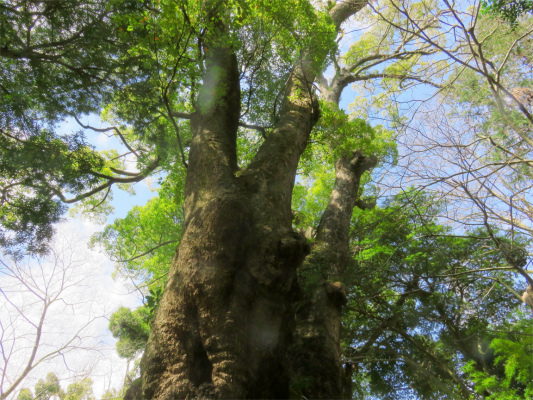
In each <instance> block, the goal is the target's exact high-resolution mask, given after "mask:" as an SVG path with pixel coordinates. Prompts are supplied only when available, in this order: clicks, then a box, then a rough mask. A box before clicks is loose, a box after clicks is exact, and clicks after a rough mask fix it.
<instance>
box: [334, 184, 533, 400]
mask: <svg viewBox="0 0 533 400" xmlns="http://www.w3.org/2000/svg"><path fill="white" fill-rule="evenodd" d="M439 209H440V205H439V204H438V203H437V202H435V201H434V200H433V199H432V198H431V197H428V196H427V195H423V194H418V195H417V194H416V193H415V192H412V191H411V192H407V193H406V194H404V195H398V196H396V197H395V198H394V199H392V200H391V201H389V202H388V203H385V204H384V205H383V206H381V207H379V208H378V207H376V209H374V210H371V211H370V212H368V211H367V212H364V213H363V212H356V213H355V214H354V225H353V232H352V237H353V244H352V246H353V248H354V251H355V252H356V253H355V254H356V264H355V266H354V269H353V270H352V277H353V278H352V279H353V286H352V290H351V295H350V297H349V304H348V307H347V311H346V314H345V317H344V327H345V331H344V348H345V362H347V363H351V364H352V365H354V366H355V370H356V371H357V372H356V377H357V378H356V380H355V384H356V385H357V386H356V387H355V389H354V390H355V392H359V393H364V392H365V391H366V390H370V391H371V392H372V393H373V394H374V395H375V396H378V397H379V398H384V399H385V398H386V399H401V398H408V397H409V396H414V395H416V396H417V397H418V398H434V397H433V396H435V394H437V393H438V395H439V396H450V397H452V398H467V397H468V396H469V394H470V393H472V390H473V389H472V387H471V383H470V380H469V378H468V377H467V376H464V375H463V373H462V372H461V370H460V366H461V365H465V364H468V365H470V366H471V368H473V369H476V370H479V371H483V373H484V374H487V375H490V376H500V374H501V371H500V370H499V369H498V366H499V364H498V359H496V360H495V358H494V356H493V355H492V353H491V352H490V351H487V347H488V345H489V343H491V341H492V340H493V338H494V337H495V335H494V333H492V330H494V329H496V328H497V329H500V330H504V331H507V329H506V328H505V324H504V323H503V321H505V320H506V318H508V315H510V313H511V312H513V311H514V310H516V307H517V305H518V304H519V303H518V302H517V299H516V298H513V297H512V296H511V294H510V293H509V291H508V290H507V286H511V287H512V286H513V285H514V283H513V281H512V278H511V276H509V274H508V271H505V268H504V266H505V265H506V261H505V258H504V257H503V255H502V254H501V253H500V252H499V251H498V249H497V248H496V249H495V248H491V246H490V242H488V241H487V237H486V236H485V237H484V235H483V234H482V232H472V233H471V234H470V235H469V236H462V237H459V236H451V235H450V232H449V228H446V227H444V226H441V225H438V223H437V220H436V216H437V215H438V212H439ZM507 270H509V268H507ZM502 284H503V285H502ZM505 285H507V286H505ZM504 337H508V336H505V335H504ZM494 343H496V342H494ZM523 373H524V374H526V375H527V371H523ZM398 386H400V387H409V388H410V390H408V391H406V392H396V391H395V390H394V388H395V387H398ZM474 388H476V386H474ZM476 390H477V389H476ZM404 396H405V397H404Z"/></svg>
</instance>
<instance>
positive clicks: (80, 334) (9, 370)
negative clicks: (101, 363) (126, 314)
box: [0, 241, 99, 399]
mask: <svg viewBox="0 0 533 400" xmlns="http://www.w3.org/2000/svg"><path fill="white" fill-rule="evenodd" d="M89 262H90V259H89V258H88V257H87V254H86V253H84V252H83V251H80V244H79V243H78V244H69V243H68V242H67V241H65V242H64V243H56V244H55V245H54V246H53V247H51V248H50V253H49V256H47V257H46V258H38V259H32V258H25V259H22V260H19V259H13V258H11V259H10V258H8V257H4V258H3V259H2V260H0V287H1V295H2V297H3V301H2V304H3V306H2V310H1V314H0V315H1V316H2V318H1V322H0V344H1V346H0V351H1V360H2V361H1V363H0V373H1V375H0V383H1V386H0V396H1V398H2V399H5V398H8V397H9V396H12V395H14V394H15V392H16V390H18V388H19V387H20V386H21V385H22V384H23V383H24V382H25V381H26V379H27V378H28V376H29V374H30V373H31V372H32V371H33V370H35V369H36V368H40V367H42V366H44V365H46V364H47V363H50V362H52V361H53V360H55V359H57V358H61V359H63V360H64V362H65V363H67V366H68V355H69V353H72V352H75V351H79V352H84V351H91V350H93V351H96V350H97V347H96V345H95V343H94V340H93V337H92V335H91V334H90V332H88V328H89V327H90V326H91V324H93V323H94V322H95V321H96V320H97V318H98V317H99V316H98V315H92V314H91V313H90V311H89V313H87V312H88V311H87V307H86V301H87V300H86V299H83V298H80V297H79V294H77V293H76V291H79V290H81V289H83V288H84V287H85V286H86V285H87V284H88V282H89V280H90V279H91V273H90V272H88V271H87V270H86V269H85V266H86V264H87V263H89ZM58 313H60V314H61V317H60V321H61V325H63V328H62V329H61V330H59V331H58V330H57V326H56V324H58V322H59V321H58ZM78 313H83V315H84V318H82V319H81V320H80V318H79V317H80V316H79V315H78ZM69 318H70V323H71V324H72V325H71V326H68V325H67V326H65V322H66V321H68V320H69ZM76 319H78V321H76ZM66 357H67V358H66ZM72 368H73V371H75V368H74V367H72ZM76 368H79V366H78V367H76ZM58 385H59V381H58V380H57V376H55V375H54V374H51V375H49V376H47V378H46V380H45V381H42V380H41V381H39V382H38V383H37V385H36V392H35V396H37V397H39V396H41V397H42V396H45V397H46V396H48V397H49V396H51V395H58V394H59V392H58V389H57V388H58V387H59V386H58ZM41 389H42V390H41ZM56 389H57V390H56ZM41 392H42V393H41ZM41 397H39V398H41ZM48 397H47V398H48Z"/></svg>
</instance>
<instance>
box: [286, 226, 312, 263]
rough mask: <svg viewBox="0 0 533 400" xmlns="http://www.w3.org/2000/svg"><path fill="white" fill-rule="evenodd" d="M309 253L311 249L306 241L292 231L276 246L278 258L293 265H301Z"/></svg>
mask: <svg viewBox="0 0 533 400" xmlns="http://www.w3.org/2000/svg"><path fill="white" fill-rule="evenodd" d="M310 251H311V247H310V246H309V243H307V239H306V238H305V237H304V236H302V235H301V234H299V233H298V232H294V231H293V232H290V233H288V234H287V235H285V236H283V237H282V238H281V240H280V241H279V244H278V253H279V255H280V257H281V258H282V259H284V260H286V261H290V262H294V263H301V262H302V261H303V260H304V258H305V256H307V255H308V254H309V252H310Z"/></svg>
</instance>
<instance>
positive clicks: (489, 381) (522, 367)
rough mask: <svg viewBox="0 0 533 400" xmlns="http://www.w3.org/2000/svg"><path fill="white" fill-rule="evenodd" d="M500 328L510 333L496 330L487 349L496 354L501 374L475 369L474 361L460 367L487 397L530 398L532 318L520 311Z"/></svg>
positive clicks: (531, 389) (532, 374)
mask: <svg viewBox="0 0 533 400" xmlns="http://www.w3.org/2000/svg"><path fill="white" fill-rule="evenodd" d="M498 328H499V329H504V330H506V331H508V332H509V334H502V333H498V334H497V335H496V337H495V338H494V339H493V340H492V341H491V343H490V345H489V348H490V349H491V350H493V351H494V355H495V356H496V359H495V361H494V362H495V364H496V365H498V366H500V367H503V368H502V369H503V373H502V374H500V375H494V374H489V373H487V372H486V371H480V370H479V369H476V368H475V365H474V363H473V362H468V363H466V365H465V366H464V367H463V370H464V371H465V373H466V374H467V376H468V378H469V379H471V380H472V381H473V383H474V389H475V391H476V393H478V394H482V395H483V394H487V393H489V395H488V396H484V398H486V399H516V398H525V399H527V398H530V397H531V396H532V395H533V382H532V380H531V377H532V376H533V365H532V364H531V355H532V352H533V335H531V331H532V330H531V328H532V324H531V320H530V319H528V318H527V317H526V315H524V314H522V313H517V314H516V316H514V318H512V319H510V320H508V321H504V322H503V324H501V325H500V326H499V327H498Z"/></svg>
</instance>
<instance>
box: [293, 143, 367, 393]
mask: <svg viewBox="0 0 533 400" xmlns="http://www.w3.org/2000/svg"><path fill="white" fill-rule="evenodd" d="M376 162H377V160H376V158H375V157H365V156H364V155H363V154H362V153H361V152H360V151H356V152H354V153H353V155H352V156H351V157H341V158H340V159H339V160H337V162H336V165H335V172H336V179H335V186H334V188H333V191H332V193H331V196H330V200H329V204H328V206H327V208H326V210H325V212H324V214H323V216H322V220H321V222H320V225H319V227H318V230H317V234H316V240H315V242H314V245H313V247H312V251H311V254H310V255H309V256H308V257H307V258H306V260H305V262H304V265H303V267H302V268H303V269H304V270H306V277H307V282H301V284H302V285H303V286H304V291H303V293H304V294H303V299H301V301H300V302H299V307H298V311H297V314H296V323H297V325H296V334H295V344H294V346H293V361H292V362H293V371H294V384H295V386H296V388H297V389H298V392H299V393H301V394H302V395H304V396H305V398H319V399H339V398H347V397H351V392H350V390H349V384H350V381H351V374H349V373H348V374H346V372H350V371H349V370H348V371H344V369H343V366H342V361H341V349H340V338H341V336H340V335H341V332H340V329H341V311H342V306H343V305H344V304H345V303H346V287H345V286H344V284H343V283H342V282H341V281H340V280H341V279H342V276H343V274H344V270H345V268H346V266H347V264H348V262H349V259H350V254H349V246H348V244H349V241H348V239H349V233H350V220H351V217H352V212H353V209H354V207H355V204H356V199H357V192H358V189H359V182H360V179H361V175H362V174H363V173H364V172H365V171H367V170H369V169H370V168H373V167H374V166H375V165H376ZM347 368H349V367H347ZM347 375H348V376H347Z"/></svg>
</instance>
